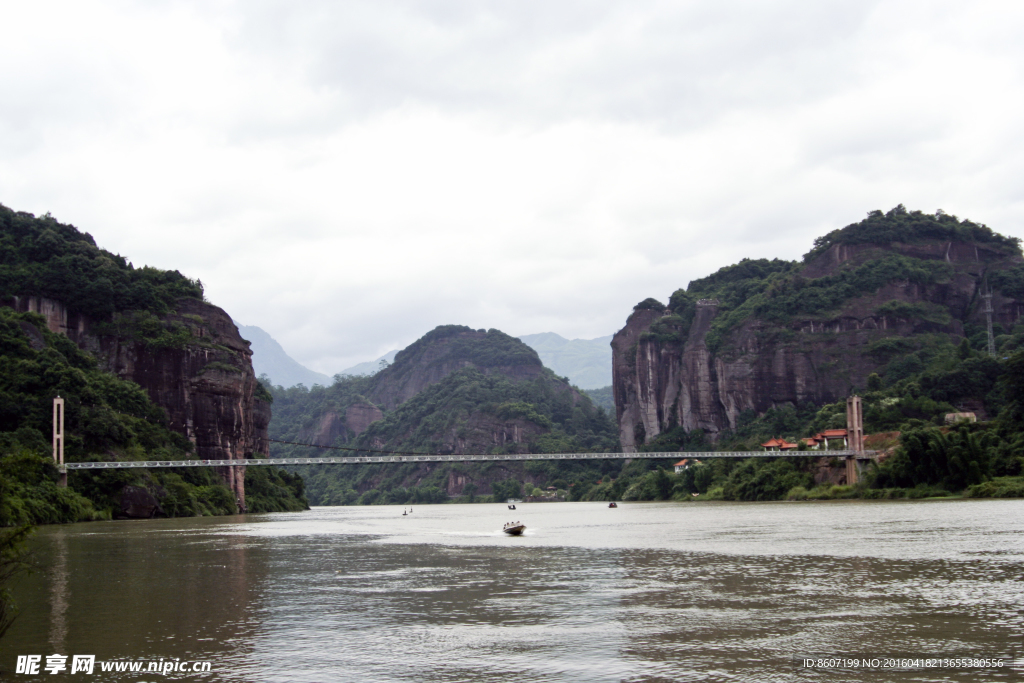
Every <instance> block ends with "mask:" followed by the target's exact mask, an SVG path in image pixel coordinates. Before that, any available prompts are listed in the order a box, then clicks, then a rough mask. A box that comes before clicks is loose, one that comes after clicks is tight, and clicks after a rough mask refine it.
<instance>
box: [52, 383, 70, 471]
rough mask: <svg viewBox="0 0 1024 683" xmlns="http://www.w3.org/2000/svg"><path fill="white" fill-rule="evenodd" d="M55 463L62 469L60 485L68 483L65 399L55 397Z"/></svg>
mask: <svg viewBox="0 0 1024 683" xmlns="http://www.w3.org/2000/svg"><path fill="white" fill-rule="evenodd" d="M53 464H54V465H56V466H57V467H58V468H59V469H60V480H59V481H58V482H57V485H58V486H61V487H66V486H67V485H68V472H67V470H65V469H64V399H62V398H61V397H60V395H58V396H57V398H55V399H53Z"/></svg>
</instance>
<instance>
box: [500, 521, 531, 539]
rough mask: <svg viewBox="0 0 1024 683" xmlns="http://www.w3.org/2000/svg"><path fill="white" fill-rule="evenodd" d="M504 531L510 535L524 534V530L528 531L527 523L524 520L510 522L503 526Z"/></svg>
mask: <svg viewBox="0 0 1024 683" xmlns="http://www.w3.org/2000/svg"><path fill="white" fill-rule="evenodd" d="M502 531H504V532H505V533H506V534H508V535H509V536H522V534H523V532H524V531H526V525H525V524H523V523H522V522H509V523H508V524H506V525H505V526H504V527H503V528H502Z"/></svg>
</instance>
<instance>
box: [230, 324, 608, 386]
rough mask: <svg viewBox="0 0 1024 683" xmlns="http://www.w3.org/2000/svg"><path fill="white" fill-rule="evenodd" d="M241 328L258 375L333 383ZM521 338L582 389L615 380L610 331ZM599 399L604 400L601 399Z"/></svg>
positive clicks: (371, 365) (368, 367)
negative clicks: (596, 334) (589, 335)
mask: <svg viewBox="0 0 1024 683" xmlns="http://www.w3.org/2000/svg"><path fill="white" fill-rule="evenodd" d="M236 324H237V323H236ZM238 331H239V332H240V333H241V335H242V337H243V338H244V339H248V340H249V341H250V342H252V365H253V369H254V370H255V371H256V374H257V376H258V375H264V374H265V375H267V376H268V377H270V381H271V383H272V384H274V385H275V386H283V387H285V388H288V387H293V386H295V385H296V384H304V385H306V386H307V387H311V386H313V385H314V384H321V385H323V386H330V385H331V384H333V383H334V378H333V377H329V376H327V375H325V374H323V373H322V372H316V371H315V370H310V369H309V368H307V367H306V366H304V365H302V364H301V363H299V362H298V361H297V360H295V359H294V358H292V357H291V356H289V355H288V353H287V352H286V351H285V350H284V348H282V346H281V345H280V344H279V343H278V342H277V341H276V340H275V339H274V338H273V337H271V336H270V335H269V334H268V333H267V332H265V331H264V330H262V329H260V328H259V327H256V326H255V325H238ZM519 339H520V340H521V341H522V342H523V343H524V344H526V345H527V346H529V347H531V348H532V349H533V350H534V351H536V352H537V355H538V356H540V359H541V362H543V363H544V367H547V368H550V369H551V370H553V371H554V372H555V374H556V375H558V376H559V377H568V378H569V381H570V382H571V383H572V384H574V385H576V386H577V387H579V388H580V389H600V388H602V387H607V386H610V385H611V383H612V350H611V346H610V343H611V340H612V337H611V335H608V336H607V337H598V338H597V339H566V338H565V337H562V336H560V335H558V334H555V333H554V332H542V333H540V334H527V335H524V336H522V337H519ZM397 353H398V349H395V350H393V351H389V352H387V353H386V354H384V355H383V356H381V357H380V358H378V359H376V360H373V361H367V362H364V363H358V364H356V365H353V366H352V367H350V368H346V369H345V370H342V371H341V372H340V373H338V374H341V375H353V376H361V375H372V374H374V373H375V372H377V371H378V370H380V362H381V361H382V360H383V361H387V362H388V363H389V364H390V363H393V362H394V360H395V354H397ZM599 403H600V404H603V402H602V401H599Z"/></svg>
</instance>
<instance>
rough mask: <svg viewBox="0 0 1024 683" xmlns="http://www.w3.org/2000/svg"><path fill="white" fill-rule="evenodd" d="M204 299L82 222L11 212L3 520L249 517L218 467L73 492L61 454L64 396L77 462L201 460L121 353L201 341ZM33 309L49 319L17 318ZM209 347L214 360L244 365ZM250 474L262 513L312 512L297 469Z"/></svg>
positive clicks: (5, 280) (87, 483)
mask: <svg viewBox="0 0 1024 683" xmlns="http://www.w3.org/2000/svg"><path fill="white" fill-rule="evenodd" d="M202 296H203V290H202V285H201V284H200V283H199V282H198V281H194V280H190V279H188V278H186V277H184V276H182V275H181V274H180V273H178V272H176V271H170V272H169V271H161V270H157V269H154V268H135V267H133V266H132V264H130V263H128V261H127V260H126V259H125V258H124V257H121V256H119V255H115V254H112V253H110V252H108V251H105V250H103V249H100V248H99V247H97V246H96V244H95V242H94V241H93V239H92V237H91V236H89V235H88V234H87V233H82V232H80V231H78V230H77V229H76V228H75V227H74V226H71V225H65V224H61V223H59V222H58V221H56V220H55V219H53V218H52V217H50V216H49V215H46V216H42V217H38V218H37V217H35V216H32V215H31V214H27V213H23V212H15V211H12V210H10V209H8V208H6V207H3V206H0V304H3V305H2V306H0V525H10V524H21V523H29V522H36V523H51V522H65V521H77V520H88V519H95V518H109V517H110V516H112V515H113V516H117V515H120V514H122V513H123V512H124V510H125V506H124V504H125V503H126V501H127V504H128V507H131V502H132V501H134V502H135V503H136V507H138V505H139V504H147V505H148V504H151V505H149V507H150V512H152V513H162V514H166V515H171V516H175V515H193V514H226V513H233V512H235V511H236V510H237V507H236V502H237V501H236V495H235V493H234V492H233V491H232V490H231V489H230V488H229V487H227V486H225V485H224V483H223V481H222V480H221V478H220V477H219V476H218V475H217V473H215V472H213V471H211V470H208V469H199V468H187V469H182V470H180V471H175V470H160V471H158V472H148V471H146V470H137V469H131V470H127V469H126V470H108V471H105V472H99V473H79V472H72V473H71V474H70V475H69V486H68V488H66V489H62V488H58V487H57V485H56V482H57V477H58V474H57V470H56V467H55V466H54V465H53V461H52V457H51V447H50V436H51V417H52V401H53V398H54V397H55V396H57V395H58V394H59V395H60V396H62V397H63V398H64V399H65V411H66V419H65V429H66V439H65V441H66V446H65V459H66V461H68V462H81V461H96V460H110V459H128V460H156V459H186V458H189V457H195V447H194V446H193V443H192V442H191V441H190V440H189V439H188V438H186V436H184V435H183V434H182V433H180V432H179V431H177V430H175V429H173V428H172V425H171V424H170V423H169V420H168V415H167V411H166V410H165V409H164V408H162V407H160V406H158V405H157V404H156V403H154V401H153V400H152V398H151V397H150V396H149V395H148V394H147V391H145V390H144V389H142V388H141V387H140V386H139V385H138V384H137V383H135V382H133V381H128V380H125V379H123V378H121V377H119V376H118V375H117V374H116V373H115V372H111V369H112V368H111V359H112V357H113V356H112V355H111V349H118V350H121V349H125V348H128V347H131V348H132V349H133V351H132V353H135V351H134V349H135V346H136V345H137V346H138V348H140V349H142V352H141V354H135V355H133V356H131V357H132V358H136V357H139V358H145V357H147V356H146V353H147V352H152V353H158V352H162V351H167V352H172V351H173V352H178V351H181V352H182V353H183V349H185V348H186V347H188V346H190V345H196V344H200V340H199V339H197V337H196V335H197V334H200V333H201V330H204V329H206V328H208V326H209V325H208V321H203V320H202V319H197V318H198V316H192V317H191V318H189V317H188V316H185V315H179V314H176V309H178V308H179V307H181V306H182V305H183V302H189V301H192V302H195V303H196V305H202V301H201V300H202ZM25 306H39V307H41V308H42V309H45V311H46V312H47V316H46V317H44V316H43V315H40V314H37V313H33V312H24V311H23V312H18V311H16V310H15V309H17V308H19V307H22V308H23V307H25ZM54 328H56V329H57V330H58V332H56V333H55V332H54V331H52V330H53V329H54ZM206 343H207V344H208V345H210V344H209V342H206ZM210 346H211V348H210V351H209V352H208V353H207V355H209V356H211V357H213V356H214V355H215V356H216V357H217V358H226V359H229V360H230V359H231V358H234V356H232V355H230V354H229V353H228V351H226V350H220V349H213V348H212V345H210ZM236 355H237V354H236ZM122 357H123V356H122ZM217 362H218V363H220V365H217V363H212V364H209V365H210V366H209V367H208V368H207V376H208V379H209V378H213V377H214V373H220V375H223V376H224V377H227V378H230V377H233V376H234V373H236V372H241V371H240V370H237V369H236V368H235V367H234V366H230V365H228V363H226V362H224V361H217ZM238 362H241V360H239V361H238ZM209 381H213V379H209ZM225 381H227V380H225ZM268 398H269V396H268ZM250 477H251V478H252V483H251V486H250V488H251V490H252V494H253V495H252V497H251V499H250V501H249V503H250V505H249V507H250V509H261V508H262V509H289V508H294V507H296V506H299V505H304V502H300V497H301V481H300V480H296V479H295V478H294V477H292V476H291V475H289V474H288V473H284V472H279V471H272V472H265V473H264V472H251V473H249V474H247V476H246V481H247V482H248V481H249V479H250Z"/></svg>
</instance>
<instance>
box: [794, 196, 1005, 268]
mask: <svg viewBox="0 0 1024 683" xmlns="http://www.w3.org/2000/svg"><path fill="white" fill-rule="evenodd" d="M950 240H956V241H960V242H967V243H969V244H984V245H986V246H989V247H993V248H996V249H999V250H1000V251H1003V252H1004V253H1006V254H1011V255H1012V254H1016V255H1020V239H1019V238H1016V237H1006V236H1004V235H1000V234H999V233H997V232H994V231H993V230H992V229H991V228H989V227H988V226H986V225H982V224H978V223H974V222H972V221H969V220H960V219H958V218H957V217H956V216H951V215H948V214H946V213H944V212H942V211H937V212H935V213H934V214H927V213H924V212H921V211H907V210H906V208H904V206H903V205H902V204H900V205H898V206H896V207H895V208H893V209H890V210H889V211H887V212H885V213H882V212H881V211H872V212H870V213H869V214H868V216H867V218H865V219H864V220H862V221H860V222H858V223H851V224H850V225H848V226H846V227H845V228H842V229H839V230H833V231H832V232H830V233H828V234H827V235H824V236H822V237H819V238H817V239H816V240H814V247H813V248H812V249H811V250H810V251H809V252H807V254H805V255H804V261H805V262H806V261H810V260H812V259H813V258H814V257H815V256H817V255H819V254H821V253H823V252H825V251H827V250H828V249H829V247H831V246H832V245H834V244H892V243H893V242H900V243H903V244H914V243H921V242H945V241H950Z"/></svg>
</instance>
